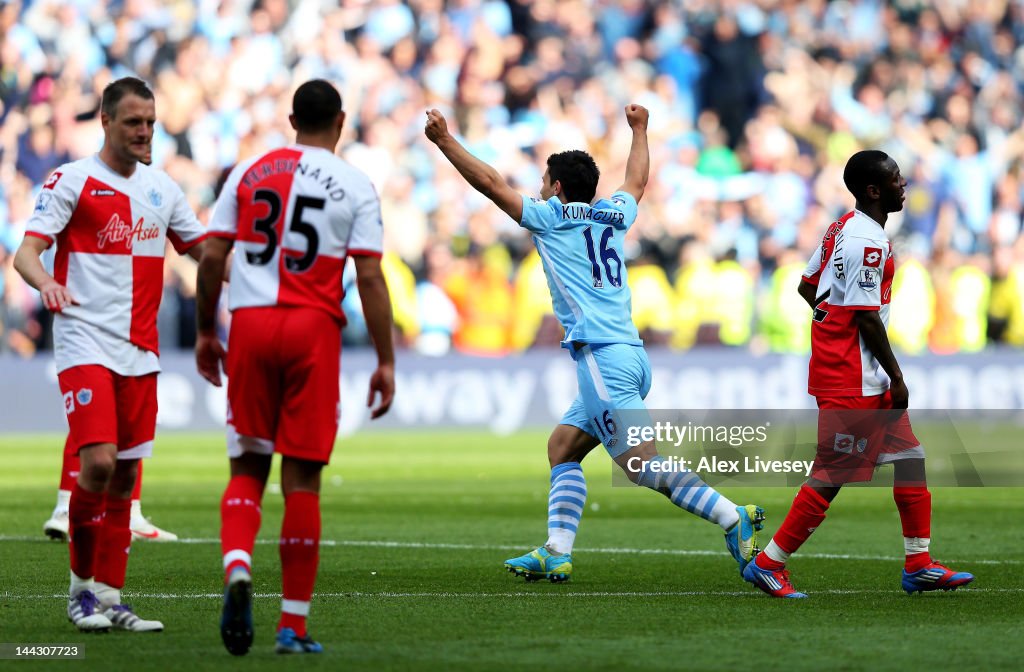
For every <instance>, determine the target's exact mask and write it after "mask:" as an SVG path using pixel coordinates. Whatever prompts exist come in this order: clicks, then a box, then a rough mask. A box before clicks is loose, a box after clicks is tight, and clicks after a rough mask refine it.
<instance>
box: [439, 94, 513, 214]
mask: <svg viewBox="0 0 1024 672" xmlns="http://www.w3.org/2000/svg"><path fill="white" fill-rule="evenodd" d="M423 132H424V134H426V136H427V139H428V140H430V141H431V142H432V143H434V144H435V145H437V148H438V149H440V150H441V153H442V154H444V156H445V158H446V159H448V160H449V161H450V162H451V164H452V165H453V166H455V170H457V171H459V174H461V175H462V176H463V177H464V178H466V182H469V185H470V186H471V187H473V188H474V189H476V190H477V191H479V192H480V193H481V194H483V195H484V196H486V197H487V198H489V199H491V201H493V202H494V204H495V205H497V206H498V207H499V208H501V209H502V210H504V211H505V213H506V214H507V215H508V216H509V217H511V218H512V219H514V220H515V221H516V223H517V224H518V223H520V222H522V220H523V197H522V196H520V195H519V193H518V192H516V190H515V189H513V188H512V187H510V186H509V185H508V183H507V182H505V180H503V179H502V178H501V175H499V174H498V171H496V170H495V169H494V168H492V167H491V166H489V165H487V164H486V163H484V162H483V161H481V160H480V159H478V158H476V157H475V156H473V155H472V154H470V153H469V152H468V151H466V148H465V147H463V146H462V145H461V144H459V141H458V140H456V139H455V138H454V137H453V136H452V134H451V133H449V132H448V122H447V121H446V120H445V118H444V115H443V114H441V113H440V112H438V111H437V110H429V111H428V112H427V125H426V127H425V128H424V129H423Z"/></svg>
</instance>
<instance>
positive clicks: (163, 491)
mask: <svg viewBox="0 0 1024 672" xmlns="http://www.w3.org/2000/svg"><path fill="white" fill-rule="evenodd" d="M544 443H545V435H544V434H542V433H523V434H517V435H515V436H512V437H504V438H495V437H493V436H490V435H483V434H478V433H470V432H466V433H440V432H437V433H421V434H412V433H375V434H374V433H366V434H362V435H360V436H356V437H353V438H350V439H346V440H344V441H343V442H342V443H341V444H339V447H338V449H337V450H336V452H335V456H334V464H332V465H331V466H330V467H328V469H327V470H326V472H325V474H324V486H323V497H322V507H323V521H324V524H323V539H324V540H326V541H328V542H334V543H329V544H328V545H325V546H324V548H323V549H322V552H321V561H320V572H319V579H318V583H317V596H316V597H315V598H314V602H313V611H312V615H311V620H310V629H311V632H312V633H313V634H314V636H315V637H316V638H317V639H318V640H319V641H320V642H322V643H323V644H324V647H325V652H324V654H322V655H321V656H303V657H301V660H302V662H301V663H298V662H292V661H290V660H287V659H286V660H282V659H281V657H279V656H275V655H274V654H273V652H272V634H273V630H274V626H275V623H276V619H277V611H278V608H279V597H278V595H279V590H280V573H279V570H278V559H277V553H276V549H275V541H276V536H277V531H278V529H279V525H280V520H281V513H282V505H281V498H280V496H279V495H277V494H276V492H268V495H267V496H266V498H265V500H264V515H263V528H262V530H261V534H260V543H259V545H258V546H257V548H256V551H255V554H254V562H255V568H254V571H255V590H256V592H257V594H258V597H257V599H256V601H255V619H256V629H257V630H256V643H255V644H254V647H253V649H252V651H251V652H250V654H249V656H247V658H246V659H245V660H244V661H238V660H232V659H231V658H230V656H228V654H227V653H226V652H225V651H224V649H223V646H222V645H221V643H220V637H219V633H218V628H217V623H218V618H219V613H220V604H221V600H220V597H219V594H220V591H221V570H220V551H219V546H218V544H217V542H216V538H217V534H218V528H219V520H218V516H219V500H220V495H221V492H222V489H223V487H224V484H225V482H226V478H227V462H226V459H225V458H224V452H223V447H222V441H221V439H220V438H219V437H217V436H210V435H201V436H196V435H182V434H170V433H165V434H163V435H161V436H159V437H158V439H157V448H156V454H157V457H156V458H155V459H154V460H151V461H149V462H148V464H147V467H146V476H145V489H144V497H143V501H144V507H143V508H144V510H145V513H146V514H147V515H148V516H150V517H152V518H153V520H154V522H155V523H156V524H158V525H160V526H161V527H164V528H166V529H169V530H172V531H174V532H175V533H177V534H178V535H180V536H181V537H182V538H184V539H188V540H191V543H171V544H156V543H146V542H140V543H136V544H135V545H134V546H133V547H132V559H131V562H130V563H129V570H128V572H129V575H128V583H127V586H126V590H125V599H126V601H129V602H131V603H132V604H134V605H135V607H136V608H137V610H138V612H139V613H140V614H141V615H142V616H143V617H152V618H159V619H161V620H163V621H164V623H165V625H166V630H165V632H163V633H161V634H157V635H145V634H137V635H136V634H130V633H117V632H115V633H111V634H109V635H84V634H80V633H78V632H77V631H76V630H74V629H73V628H72V626H71V625H70V624H69V623H68V622H67V621H66V619H65V618H64V606H65V602H64V598H62V597H61V595H62V594H64V592H65V591H66V588H67V579H66V577H67V550H66V548H65V547H64V546H63V545H61V544H59V543H56V542H50V541H47V540H46V539H44V538H43V536H42V533H41V526H42V522H43V521H44V520H45V518H46V516H47V514H48V513H49V511H50V507H52V505H53V498H54V490H55V485H56V479H57V474H58V469H59V459H60V450H61V446H62V437H56V436H47V437H39V436H36V437H23V436H7V437H3V438H0V458H2V460H3V464H4V465H5V467H6V468H5V469H4V470H3V472H2V473H0V492H3V498H2V506H0V608H2V611H0V614H2V617H0V618H2V621H0V641H3V642H11V643H14V642H16V643H71V642H76V643H79V644H81V645H83V646H84V648H85V653H86V659H85V661H80V663H82V664H84V665H85V666H86V668H88V669H104V670H117V669H131V670H133V672H144V671H146V670H162V669H171V668H173V669H182V668H186V669H189V670H206V669H210V670H214V669H216V670H219V669H224V668H225V667H228V666H232V667H234V666H235V664H237V663H241V662H244V664H245V667H246V668H247V669H264V668H266V669H270V668H271V666H274V667H275V668H277V667H280V666H281V665H282V664H286V665H299V664H301V665H302V666H303V667H304V668H305V669H339V668H341V669H375V670H388V669H395V670H413V669H422V670H434V669H450V668H452V667H455V666H463V667H468V668H470V669H473V670H511V669H526V668H528V667H541V666H542V667H544V668H548V669H558V668H565V669H593V670H633V669H635V670H660V669H666V670H668V669H680V668H686V669H741V668H745V667H752V666H761V667H766V668H768V669H822V668H829V669H835V670H856V669H872V670H884V669H899V670H907V669H951V668H964V667H967V666H970V667H972V668H973V667H981V666H985V667H990V668H1005V669H1010V668H1013V669H1017V666H1018V664H1019V661H1020V660H1021V657H1022V653H1024V646H1022V644H1021V638H1020V636H1019V627H1020V622H1021V616H1022V615H1024V609H1022V606H1021V605H1022V603H1024V600H1022V598H1024V578H1022V576H1021V571H1020V570H1021V562H1022V561H1021V557H1022V551H1024V540H1022V537H1021V532H1022V530H1021V522H1020V521H1021V520H1022V518H1024V500H1022V497H1021V496H1020V493H1021V491H1020V490H1014V489H995V488H959V489H954V488H938V489H935V490H934V493H933V495H934V500H933V501H934V510H935V515H934V520H935V522H934V525H933V537H934V539H935V541H934V542H933V546H932V548H933V552H934V553H935V554H936V555H937V557H938V558H939V559H942V560H948V561H949V563H950V564H953V561H955V567H956V568H957V569H964V570H967V571H971V572H973V573H974V574H975V575H976V576H977V580H976V582H975V584H974V586H973V587H970V588H967V589H962V590H959V591H957V592H955V593H932V594H926V595H917V596H914V597H908V596H906V595H905V594H904V593H903V592H902V591H901V590H900V588H899V576H900V568H901V563H900V561H899V557H900V556H901V555H902V544H901V538H900V536H901V535H900V528H899V518H898V516H897V513H896V510H895V507H894V505H893V503H892V499H891V493H890V492H889V491H888V490H886V489H879V488H859V489H853V490H850V491H849V492H844V493H842V494H841V495H840V497H839V498H838V499H837V501H836V503H835V505H834V507H833V510H832V511H830V514H829V520H828V522H827V523H826V524H825V525H824V526H822V528H821V530H819V531H818V532H817V533H816V534H815V535H814V537H812V539H811V540H810V541H809V542H808V543H807V545H806V546H805V547H804V548H803V549H802V550H801V553H800V554H798V555H797V556H795V557H794V558H793V560H792V561H791V562H790V568H791V570H792V572H793V579H794V582H795V584H796V586H797V587H798V588H799V589H800V590H804V591H806V592H808V593H810V594H811V599H809V600H805V601H783V600H771V599H770V598H768V597H767V596H765V595H763V594H761V593H760V592H759V591H756V590H755V589H753V588H752V587H750V586H749V585H748V584H745V583H743V582H742V581H741V580H740V579H739V577H738V575H737V572H736V567H735V564H734V563H733V562H732V560H731V559H730V558H729V557H728V556H727V555H726V552H725V548H724V544H723V542H722V540H721V533H720V532H719V531H718V529H717V528H716V527H715V526H713V525H709V524H707V523H705V522H703V521H700V520H698V519H696V518H694V517H693V516H691V515H689V514H686V513H685V512H682V511H679V510H678V509H676V508H675V507H673V506H671V505H670V504H669V503H668V502H667V501H666V500H665V499H664V498H662V497H660V496H657V495H655V494H653V493H650V492H647V491H641V490H638V489H632V488H622V487H611V485H610V484H611V473H612V466H611V463H610V461H609V460H608V459H607V458H606V457H605V456H604V455H603V454H598V453H596V452H595V453H594V454H593V455H591V456H590V457H589V458H588V459H587V461H586V463H585V471H586V472H587V475H588V483H589V490H590V494H589V497H588V503H587V512H586V514H585V516H584V521H583V525H582V526H581V534H580V537H579V540H578V544H577V549H576V551H575V553H574V560H575V563H574V564H575V574H574V576H573V580H572V582H571V583H569V584H563V585H551V584H547V583H540V584H525V583H524V582H523V581H522V580H521V579H515V578H514V577H512V576H511V575H509V574H507V573H506V572H505V571H504V570H503V569H502V561H503V560H504V559H505V558H507V557H510V556H513V555H518V554H520V553H522V552H525V551H528V550H530V548H532V547H534V546H536V545H537V544H539V543H542V542H543V540H544V538H545V534H546V530H545V523H544V516H545V511H546V505H547V469H546V465H545V459H544V452H543V451H544ZM272 479H276V475H274V476H272ZM724 493H725V494H726V495H727V496H729V497H730V498H732V499H733V500H734V501H736V502H737V503H750V502H755V503H758V504H762V505H763V506H765V508H766V509H767V510H768V515H769V519H768V522H767V527H766V532H767V533H768V534H770V533H771V532H772V531H774V530H775V528H776V527H777V525H778V524H779V522H781V519H782V517H783V516H784V515H785V513H786V510H787V509H788V506H789V503H790V501H791V499H792V496H793V494H794V490H793V489H792V488H770V489H743V490H739V489H735V488H732V489H726V490H724ZM768 538H769V537H768V535H765V536H764V537H762V539H763V542H762V543H766V542H767V539H768ZM641 551H647V552H641ZM829 554H835V555H839V556H853V557H825V556H826V555H829ZM64 664H65V663H64V662H63V661H50V662H42V661H38V662H36V663H34V664H33V666H34V667H37V668H49V667H54V668H55V667H56V666H57V665H64Z"/></svg>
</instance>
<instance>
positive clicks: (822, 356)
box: [804, 210, 896, 397]
mask: <svg viewBox="0 0 1024 672" xmlns="http://www.w3.org/2000/svg"><path fill="white" fill-rule="evenodd" d="M895 268H896V265H895V261H894V258H893V254H892V244H891V243H890V242H889V238H888V237H887V236H886V234H885V230H884V229H883V228H882V226H881V225H880V224H879V223H878V222H876V221H875V220H873V219H872V218H871V217H869V216H868V215H866V214H864V213H863V212H861V211H860V210H852V211H850V212H848V213H846V214H845V215H843V216H842V217H840V218H839V219H838V220H837V221H836V222H833V224H832V225H831V226H829V228H828V231H826V232H825V236H824V237H823V238H822V241H821V244H820V245H819V246H818V249H817V250H815V251H814V254H813V255H812V256H811V258H810V260H809V261H808V262H807V267H806V268H805V269H804V280H806V281H807V282H809V283H811V284H812V285H817V287H818V289H817V292H816V293H815V296H816V301H815V303H816V306H815V309H814V315H813V322H812V323H811V363H810V368H809V370H808V383H807V390H808V392H809V393H810V394H812V395H814V396H816V397H861V396H863V397H870V396H875V395H878V394H883V393H884V392H885V391H886V390H888V389H889V376H888V375H886V373H885V371H883V370H882V367H881V366H880V365H879V363H878V360H877V359H875V356H874V355H873V354H872V353H871V350H870V349H868V347H867V345H866V344H865V343H864V339H863V338H861V336H860V330H859V329H858V328H857V322H856V321H855V313H856V312H857V311H860V310H877V311H878V313H879V317H881V319H882V324H884V325H885V326H886V327H888V326H889V305H890V300H891V298H892V297H891V292H892V278H893V275H894V273H895Z"/></svg>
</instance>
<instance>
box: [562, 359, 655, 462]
mask: <svg viewBox="0 0 1024 672" xmlns="http://www.w3.org/2000/svg"><path fill="white" fill-rule="evenodd" d="M570 352H572V351H571V350H570ZM572 354H573V359H575V360H576V381H577V382H578V383H579V388H580V391H579V394H578V395H576V399H575V400H574V401H573V402H572V405H570V406H569V410H567V411H566V412H565V415H563V416H562V420H561V423H560V424H563V425H572V426H573V427H578V428H580V429H582V430H583V431H584V432H586V433H587V434H590V435H591V436H594V437H596V438H597V439H598V440H600V441H601V443H603V444H604V447H605V449H606V450H607V451H608V454H609V455H611V456H612V458H616V457H618V456H619V455H622V454H623V453H625V452H626V451H627V450H629V449H630V447H631V446H629V445H628V444H627V443H626V431H627V427H626V424H627V423H628V424H630V425H641V424H642V425H650V422H651V421H650V416H649V415H648V414H647V407H646V406H645V405H644V398H646V397H647V393H648V392H650V391H651V362H650V360H648V359H647V353H646V352H645V351H644V348H643V346H640V345H625V344H621V343H612V344H608V345H584V346H582V347H580V348H579V349H578V350H576V351H575V352H573V353H572ZM623 412H625V413H623Z"/></svg>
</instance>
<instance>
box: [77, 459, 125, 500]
mask: <svg viewBox="0 0 1024 672" xmlns="http://www.w3.org/2000/svg"><path fill="white" fill-rule="evenodd" d="M116 467H117V455H116V454H114V455H108V454H106V453H97V454H96V455H94V456H93V459H89V460H83V461H82V467H81V470H80V478H81V479H82V481H83V482H84V484H85V485H86V486H87V487H88V489H90V490H93V491H97V492H98V491H104V490H106V489H107V486H108V485H109V484H110V481H111V479H112V478H113V476H114V469H115V468H116Z"/></svg>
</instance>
